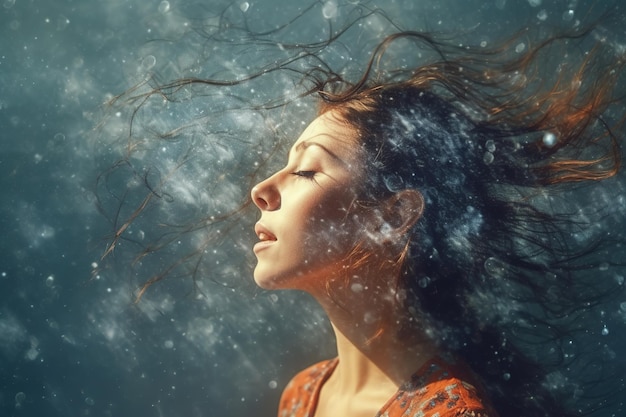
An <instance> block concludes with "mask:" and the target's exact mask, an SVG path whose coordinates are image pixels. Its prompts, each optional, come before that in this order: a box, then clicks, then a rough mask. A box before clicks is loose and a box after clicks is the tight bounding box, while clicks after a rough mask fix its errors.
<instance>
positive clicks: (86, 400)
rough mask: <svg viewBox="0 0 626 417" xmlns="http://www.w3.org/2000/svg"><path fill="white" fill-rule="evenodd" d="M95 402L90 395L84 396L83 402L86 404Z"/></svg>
mask: <svg viewBox="0 0 626 417" xmlns="http://www.w3.org/2000/svg"><path fill="white" fill-rule="evenodd" d="M95 403H96V402H95V401H94V400H93V398H91V397H87V398H85V404H87V405H94V404H95Z"/></svg>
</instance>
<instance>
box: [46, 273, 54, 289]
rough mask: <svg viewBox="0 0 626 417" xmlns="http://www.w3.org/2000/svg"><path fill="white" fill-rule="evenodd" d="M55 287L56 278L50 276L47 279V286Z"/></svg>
mask: <svg viewBox="0 0 626 417" xmlns="http://www.w3.org/2000/svg"><path fill="white" fill-rule="evenodd" d="M53 285H54V276H53V275H50V276H48V278H46V286H47V287H52V286H53Z"/></svg>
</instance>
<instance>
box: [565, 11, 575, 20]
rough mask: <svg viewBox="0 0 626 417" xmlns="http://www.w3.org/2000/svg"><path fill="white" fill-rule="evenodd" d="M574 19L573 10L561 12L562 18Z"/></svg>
mask: <svg viewBox="0 0 626 417" xmlns="http://www.w3.org/2000/svg"><path fill="white" fill-rule="evenodd" d="M573 19H574V10H572V9H569V10H566V11H564V12H563V20H564V21H566V22H571V21H572V20H573Z"/></svg>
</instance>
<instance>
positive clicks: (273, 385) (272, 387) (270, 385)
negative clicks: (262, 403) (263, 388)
mask: <svg viewBox="0 0 626 417" xmlns="http://www.w3.org/2000/svg"><path fill="white" fill-rule="evenodd" d="M267 385H268V386H269V387H270V389H276V387H278V382H276V381H270V382H269V384H267Z"/></svg>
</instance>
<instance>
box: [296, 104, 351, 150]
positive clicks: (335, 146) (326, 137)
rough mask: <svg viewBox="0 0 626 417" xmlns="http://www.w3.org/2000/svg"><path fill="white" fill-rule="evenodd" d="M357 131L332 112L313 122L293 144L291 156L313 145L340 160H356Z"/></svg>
mask: <svg viewBox="0 0 626 417" xmlns="http://www.w3.org/2000/svg"><path fill="white" fill-rule="evenodd" d="M356 138H357V135H356V132H355V130H354V129H353V128H352V127H351V126H350V125H349V124H347V123H345V122H344V121H343V120H342V119H340V118H338V117H337V116H335V115H334V114H332V112H327V113H324V114H322V115H321V116H318V117H317V118H316V119H315V120H313V121H312V122H311V123H310V124H309V125H308V126H307V127H306V129H305V130H304V132H302V134H301V135H300V137H299V138H298V140H296V142H295V143H294V144H293V146H292V148H291V151H290V154H291V153H297V152H301V151H303V150H305V149H307V148H309V147H311V146H313V145H315V146H317V147H321V148H323V149H324V150H325V151H327V152H329V153H331V154H334V155H335V156H337V157H338V158H340V159H343V160H346V161H347V160H348V159H354V157H355V156H356V155H355V153H356V152H355V150H356V148H357V146H356V144H357V139H356Z"/></svg>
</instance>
